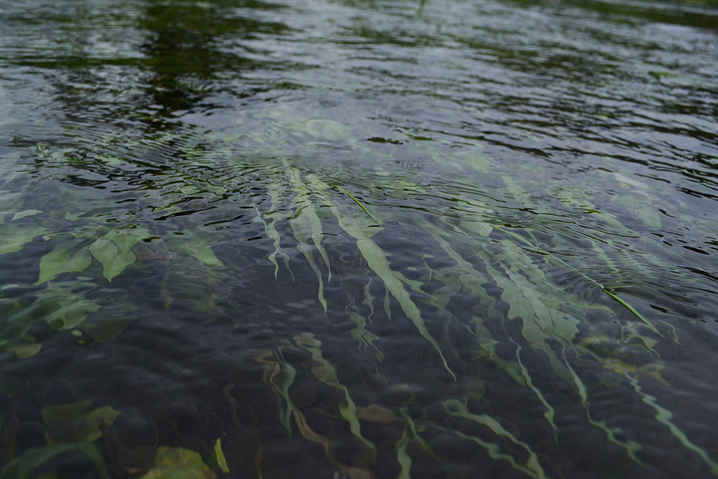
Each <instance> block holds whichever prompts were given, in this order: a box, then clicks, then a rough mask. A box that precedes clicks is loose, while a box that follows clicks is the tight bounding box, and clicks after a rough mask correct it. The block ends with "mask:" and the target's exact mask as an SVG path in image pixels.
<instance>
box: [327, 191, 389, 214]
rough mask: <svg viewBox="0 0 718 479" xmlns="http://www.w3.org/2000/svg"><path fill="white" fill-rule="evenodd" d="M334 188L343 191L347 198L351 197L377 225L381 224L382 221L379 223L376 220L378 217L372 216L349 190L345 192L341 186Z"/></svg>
mask: <svg viewBox="0 0 718 479" xmlns="http://www.w3.org/2000/svg"><path fill="white" fill-rule="evenodd" d="M334 187H335V188H338V189H339V190H341V191H342V192H344V193H345V194H346V195H347V196H349V198H351V199H353V200H354V202H355V203H356V204H358V205H359V206H360V207H361V209H363V210H364V212H365V213H366V214H368V215H369V216H370V217H371V219H373V220H374V221H376V222H377V223H381V221H379V220H378V219H376V217H375V216H374V215H373V214H371V212H370V211H369V210H368V209H367V208H366V206H364V205H363V204H362V203H361V201H359V200H358V199H356V198H355V197H354V195H353V194H351V193H349V192H348V191H347V190H345V189H344V188H342V187H341V186H339V185H334Z"/></svg>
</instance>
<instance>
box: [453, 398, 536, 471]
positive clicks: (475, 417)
mask: <svg viewBox="0 0 718 479" xmlns="http://www.w3.org/2000/svg"><path fill="white" fill-rule="evenodd" d="M441 405H442V407H443V408H444V411H446V412H447V413H448V414H450V415H452V416H456V417H462V418H465V419H469V420H470V421H474V422H476V423H479V424H483V425H484V426H486V427H488V428H489V429H491V430H492V431H493V432H494V434H496V435H497V436H501V437H504V438H506V439H508V440H509V441H511V442H513V443H514V444H516V445H517V446H519V447H521V448H523V449H524V450H525V451H526V452H527V453H528V455H529V458H528V460H527V461H526V468H528V469H529V470H531V472H532V474H531V476H532V477H536V478H538V479H545V478H546V474H545V472H544V470H543V468H542V467H541V465H540V464H539V461H538V456H537V455H536V453H535V452H534V451H533V450H532V449H531V448H530V447H529V445H528V444H526V443H525V442H523V441H519V440H518V439H516V437H514V435H513V434H511V433H510V432H509V431H507V430H506V429H505V428H504V427H503V426H502V425H501V423H499V422H498V421H497V420H496V419H494V418H493V417H491V416H489V415H487V414H473V413H471V412H469V410H468V409H467V407H466V405H465V404H464V403H462V402H461V401H458V400H456V399H447V400H445V401H442V402H441Z"/></svg>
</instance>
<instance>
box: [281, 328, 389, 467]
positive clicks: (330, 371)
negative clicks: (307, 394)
mask: <svg viewBox="0 0 718 479" xmlns="http://www.w3.org/2000/svg"><path fill="white" fill-rule="evenodd" d="M294 340H295V341H296V343H297V344H298V345H299V346H300V347H302V348H304V349H306V350H307V351H309V352H310V353H311V354H312V359H313V360H314V361H316V362H317V363H319V365H316V366H314V367H313V368H312V372H313V373H314V375H315V376H316V377H317V379H319V380H320V381H322V382H323V383H325V384H327V385H329V386H332V387H334V388H336V389H338V390H340V391H342V392H343V393H344V402H343V403H340V404H339V412H340V413H341V415H342V417H343V418H344V419H345V420H346V421H347V422H348V423H349V429H350V430H351V432H352V434H353V435H354V436H355V437H356V438H357V439H359V440H360V441H361V442H362V443H364V444H365V445H366V446H367V447H369V449H370V450H371V452H372V457H373V460H374V461H375V460H376V446H374V444H372V442H371V441H369V440H367V439H366V438H365V437H364V436H362V433H361V425H360V424H359V419H357V408H356V404H354V401H353V400H352V398H351V396H350V395H349V390H348V389H347V388H346V386H344V385H343V384H341V383H340V382H339V378H338V377H337V370H336V368H335V367H334V366H333V365H332V364H331V363H330V362H329V361H327V360H326V359H324V357H323V356H322V350H321V346H322V342H321V341H319V340H317V339H315V338H314V335H313V334H311V333H301V334H298V335H297V336H295V337H294Z"/></svg>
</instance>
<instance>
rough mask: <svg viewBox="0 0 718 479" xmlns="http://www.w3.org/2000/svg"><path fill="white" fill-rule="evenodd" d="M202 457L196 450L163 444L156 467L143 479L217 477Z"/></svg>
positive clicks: (158, 452) (203, 478)
mask: <svg viewBox="0 0 718 479" xmlns="http://www.w3.org/2000/svg"><path fill="white" fill-rule="evenodd" d="M216 477H217V476H216V474H215V473H214V472H212V470H211V469H210V468H208V467H207V466H206V465H205V464H204V462H202V457H200V455H199V454H198V453H196V452H194V451H190V450H189V449H183V448H179V447H178V448H171V447H167V446H162V447H160V448H159V449H158V450H157V456H156V457H155V467H154V468H152V469H151V470H150V471H149V472H147V474H145V475H144V476H142V479H215V478H216Z"/></svg>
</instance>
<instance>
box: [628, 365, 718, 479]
mask: <svg viewBox="0 0 718 479" xmlns="http://www.w3.org/2000/svg"><path fill="white" fill-rule="evenodd" d="M623 374H624V376H626V379H628V382H629V383H631V386H633V389H634V390H635V391H636V393H637V394H638V395H639V396H641V400H642V401H643V402H644V403H646V404H648V405H649V406H651V407H652V408H653V409H655V410H656V416H655V418H656V420H657V421H658V422H660V423H661V424H663V425H664V426H666V427H667V428H668V429H669V430H670V431H671V434H673V436H674V437H676V439H678V440H679V441H680V442H681V444H683V447H685V448H686V449H690V450H691V451H693V452H695V453H696V454H698V455H699V456H700V458H701V459H703V462H705V463H706V464H707V465H708V467H710V469H711V472H712V473H713V475H715V476H718V463H716V462H715V461H714V460H713V459H711V457H710V456H709V455H708V453H707V452H706V451H705V450H704V449H703V448H701V447H698V446H696V445H695V444H693V443H692V442H691V441H690V439H688V437H687V436H686V435H685V433H684V432H683V431H681V430H680V429H679V428H678V426H676V425H675V424H673V423H672V422H671V419H672V418H673V413H672V412H671V411H669V410H668V409H666V408H664V407H663V406H661V405H660V404H658V402H657V401H656V398H655V397H653V396H651V395H650V394H648V393H645V392H643V388H641V385H640V384H638V379H636V378H634V377H631V376H630V375H629V374H628V373H627V372H626V371H625V370H624V371H623Z"/></svg>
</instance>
